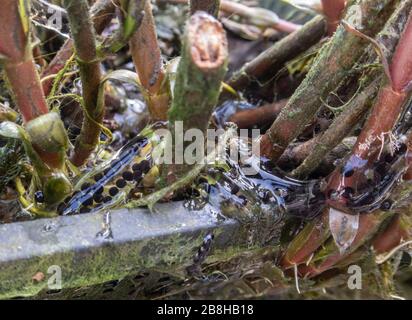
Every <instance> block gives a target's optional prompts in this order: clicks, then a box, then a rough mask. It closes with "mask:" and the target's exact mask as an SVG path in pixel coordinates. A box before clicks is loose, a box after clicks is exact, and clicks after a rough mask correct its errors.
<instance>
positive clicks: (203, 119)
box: [168, 12, 228, 176]
mask: <svg viewBox="0 0 412 320" xmlns="http://www.w3.org/2000/svg"><path fill="white" fill-rule="evenodd" d="M227 59H228V45H227V39H226V34H225V31H224V29H223V27H222V25H221V24H220V22H218V21H217V20H216V19H215V18H213V17H212V16H210V15H208V14H206V13H204V12H197V13H195V14H194V15H192V16H191V18H190V20H189V22H188V24H187V26H186V32H185V35H184V37H183V49H182V57H181V60H180V63H179V66H178V69H177V75H176V83H175V88H174V95H173V102H172V106H171V108H170V110H169V112H168V118H169V128H170V131H171V132H172V135H173V142H177V141H183V135H184V134H185V133H186V132H187V130H189V129H199V130H201V131H202V133H203V137H205V136H206V129H207V128H208V125H209V120H210V117H211V115H212V112H213V109H214V108H215V106H216V103H217V101H218V97H219V94H220V89H221V83H222V81H223V78H224V76H225V73H226V69H227ZM180 121H181V122H182V124H183V128H182V129H183V131H182V132H178V131H179V130H176V131H175V129H176V123H177V122H180ZM174 147H175V148H174V150H175V152H176V153H181V154H183V152H184V147H183V149H181V148H179V147H177V146H176V145H174ZM176 148H177V150H176ZM172 167H173V168H172V169H173V170H172V171H173V173H174V174H176V175H178V176H179V175H181V174H182V173H184V172H186V171H187V170H188V167H190V166H188V165H184V164H183V165H178V166H172Z"/></svg>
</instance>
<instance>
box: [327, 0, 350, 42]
mask: <svg viewBox="0 0 412 320" xmlns="http://www.w3.org/2000/svg"><path fill="white" fill-rule="evenodd" d="M345 5H346V0H322V9H323V13H324V14H325V16H326V19H327V21H328V34H329V35H330V36H331V35H332V34H333V33H334V32H335V31H336V29H337V28H338V25H339V22H340V19H341V17H342V13H343V10H344V9H345Z"/></svg>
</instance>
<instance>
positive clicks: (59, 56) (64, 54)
mask: <svg viewBox="0 0 412 320" xmlns="http://www.w3.org/2000/svg"><path fill="white" fill-rule="evenodd" d="M115 9H116V6H115V1H112V0H97V1H96V2H95V3H94V5H93V6H92V7H91V8H90V15H91V17H92V21H93V25H94V29H95V31H96V33H97V34H101V33H102V32H103V30H104V28H105V27H106V26H107V25H108V23H109V22H110V21H111V20H112V19H113V18H114V13H115ZM73 52H74V46H73V40H72V39H67V40H66V41H65V42H64V44H63V45H62V46H61V48H60V49H59V51H58V52H57V53H56V55H55V56H54V58H53V59H52V60H51V61H50V63H49V64H48V65H47V67H46V68H44V70H43V71H42V72H41V78H42V79H44V78H46V79H45V80H44V81H42V86H43V91H44V94H45V95H46V96H48V95H49V93H50V91H51V89H52V86H53V81H54V77H51V76H52V75H57V73H59V71H60V70H62V69H63V68H64V66H65V65H66V62H67V61H68V60H69V59H70V57H71V56H72V55H73Z"/></svg>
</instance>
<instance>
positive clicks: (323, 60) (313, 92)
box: [261, 0, 393, 162]
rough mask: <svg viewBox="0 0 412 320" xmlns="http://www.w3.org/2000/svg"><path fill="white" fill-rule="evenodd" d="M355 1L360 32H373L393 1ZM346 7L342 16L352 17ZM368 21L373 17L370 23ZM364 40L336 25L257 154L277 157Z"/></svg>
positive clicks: (340, 76) (353, 60)
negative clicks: (358, 15)
mask: <svg viewBox="0 0 412 320" xmlns="http://www.w3.org/2000/svg"><path fill="white" fill-rule="evenodd" d="M357 2H359V5H358V10H361V11H362V15H361V16H362V18H361V19H360V20H359V21H358V23H359V25H360V26H362V27H363V30H362V31H363V32H364V33H365V34H367V35H368V36H372V37H373V36H375V34H376V33H377V32H378V31H379V30H381V28H382V27H383V24H384V23H385V22H386V20H387V18H388V17H389V15H390V14H391V13H392V11H393V8H392V7H393V6H392V4H393V1H390V0H377V1H376V0H364V1H357ZM353 14H355V13H353V12H351V10H348V14H347V16H346V17H345V19H347V20H351V19H353V16H352V15H353ZM368 21H375V23H373V24H370V23H368ZM366 45H367V44H366V41H365V40H363V39H361V38H360V37H358V36H356V35H354V34H351V33H350V32H348V31H347V30H346V29H345V28H344V27H343V26H339V28H338V30H337V32H336V33H335V34H334V36H333V37H332V39H331V40H330V42H329V43H327V44H325V45H324V47H323V48H322V49H321V51H320V52H319V54H318V56H317V57H316V60H315V61H314V63H313V65H312V67H311V69H310V70H309V72H308V74H307V76H306V77H305V79H304V80H303V82H302V83H301V85H300V86H299V88H298V89H297V90H296V92H295V93H294V94H293V95H292V97H291V98H290V99H289V102H288V104H287V105H286V107H285V108H284V109H283V110H282V111H281V113H280V114H279V116H278V117H277V119H276V120H275V121H274V123H273V124H272V126H271V128H270V129H269V130H268V131H267V132H266V134H264V135H263V137H262V139H261V154H262V155H264V156H267V157H269V158H271V159H272V160H273V161H275V162H276V161H277V160H278V159H279V158H280V156H281V155H282V153H283V152H284V150H285V149H286V148H287V146H288V145H289V143H291V142H292V141H293V140H294V139H295V138H296V137H298V135H299V134H300V133H302V132H303V130H304V129H305V127H306V126H307V125H308V124H309V123H310V122H311V121H312V120H313V118H314V116H315V114H316V113H317V112H318V110H319V109H320V107H321V106H322V99H323V100H324V99H325V98H326V97H327V96H328V95H329V93H330V92H331V91H333V90H334V89H335V88H336V87H337V86H338V85H339V83H340V82H341V81H342V80H343V79H344V78H345V77H346V76H347V75H348V72H349V71H350V70H351V69H352V68H353V66H354V65H355V63H356V61H357V60H358V59H359V57H360V56H361V55H362V54H363V52H364V50H365V48H366Z"/></svg>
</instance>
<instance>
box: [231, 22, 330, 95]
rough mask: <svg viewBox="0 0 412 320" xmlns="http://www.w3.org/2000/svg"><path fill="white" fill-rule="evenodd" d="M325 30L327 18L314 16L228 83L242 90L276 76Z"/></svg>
mask: <svg viewBox="0 0 412 320" xmlns="http://www.w3.org/2000/svg"><path fill="white" fill-rule="evenodd" d="M325 32H326V23H325V19H324V18H323V17H321V16H317V17H315V18H313V19H312V20H311V21H309V22H308V23H306V24H305V25H304V26H303V27H302V28H301V29H299V30H298V31H296V32H294V33H291V34H290V35H288V36H286V37H285V38H283V39H281V40H280V41H278V42H276V43H275V44H274V45H273V46H272V47H270V48H269V49H267V50H265V51H264V52H262V53H261V54H260V55H258V56H257V57H256V58H254V59H253V60H252V61H250V62H249V63H247V64H245V65H244V66H243V67H242V68H241V69H240V70H239V71H237V72H236V73H235V74H234V75H233V76H232V77H231V78H230V79H229V81H228V84H229V85H230V86H231V87H232V88H233V89H235V90H238V91H240V90H244V89H245V88H247V87H248V86H249V85H250V84H251V83H252V82H255V81H262V80H265V79H264V78H270V77H274V76H275V75H276V73H277V72H279V71H280V70H281V68H283V67H284V65H285V63H286V62H288V61H290V60H293V59H294V58H296V57H298V56H299V55H300V54H302V53H303V52H305V51H306V50H308V49H309V48H310V47H312V46H313V45H315V44H316V43H318V42H319V41H320V40H321V39H322V38H323V36H324V35H325Z"/></svg>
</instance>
